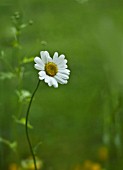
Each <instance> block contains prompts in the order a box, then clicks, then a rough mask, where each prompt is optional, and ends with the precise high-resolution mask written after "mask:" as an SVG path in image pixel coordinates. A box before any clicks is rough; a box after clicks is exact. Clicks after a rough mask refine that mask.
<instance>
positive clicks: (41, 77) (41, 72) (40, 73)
mask: <svg viewBox="0 0 123 170" xmlns="http://www.w3.org/2000/svg"><path fill="white" fill-rule="evenodd" d="M38 74H39V79H40V80H43V79H45V76H46V73H45V71H40V72H39V73H38Z"/></svg>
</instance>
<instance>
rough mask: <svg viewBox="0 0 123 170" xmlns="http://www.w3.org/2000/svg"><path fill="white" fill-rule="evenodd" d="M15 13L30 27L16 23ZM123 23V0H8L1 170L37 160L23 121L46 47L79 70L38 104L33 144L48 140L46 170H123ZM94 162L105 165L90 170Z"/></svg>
mask: <svg viewBox="0 0 123 170" xmlns="http://www.w3.org/2000/svg"><path fill="white" fill-rule="evenodd" d="M18 12H19V14H18ZM14 13H16V14H15V15H18V16H19V18H18V17H17V18H16V19H17V23H18V25H19V24H20V25H21V26H22V27H25V28H22V30H19V29H20V28H18V25H14V24H13V23H12V17H11V16H12V15H14ZM15 15H14V16H15ZM122 18H123V1H121V0H20V1H19V0H17V1H15V0H1V1H0V23H1V24H0V53H1V56H0V139H1V140H0V141H1V143H0V169H1V170H3V169H5V170H7V169H9V170H16V169H12V168H11V169H10V168H8V167H9V166H10V165H11V164H12V163H15V164H17V165H18V166H20V165H21V160H23V159H26V158H28V157H29V156H31V155H30V151H29V147H28V144H27V140H26V136H25V128H24V126H23V125H22V124H21V123H20V122H19V123H18V121H17V120H21V118H23V117H25V114H26V110H27V106H28V100H27V98H28V97H29V94H27V96H25V93H26V92H27V91H28V92H30V93H32V92H33V90H34V89H35V86H36V84H37V81H38V72H37V71H36V70H35V69H34V67H33V65H34V63H33V62H30V61H32V59H33V58H34V57H35V56H39V53H40V51H41V50H47V51H49V53H50V54H51V56H52V55H53V53H54V52H55V51H58V52H59V54H62V53H63V54H65V56H66V58H67V60H68V65H69V69H70V70H71V75H70V80H69V83H68V84H67V85H59V88H58V89H54V88H53V87H51V88H50V87H48V86H47V84H45V83H44V82H43V81H42V82H41V84H40V87H39V89H38V92H37V93H36V96H35V99H34V101H33V104H32V107H31V111H30V118H29V119H30V123H31V125H32V126H33V129H30V131H29V132H30V136H31V141H32V143H33V146H37V145H38V144H39V143H41V144H40V145H39V146H38V149H37V152H36V153H37V156H38V157H39V158H40V159H41V160H42V161H43V168H42V169H45V170H57V169H59V170H67V169H72V170H103V169H105V170H121V169H122V168H123V165H122V163H123V146H122V145H123V135H122V131H123V125H122V121H123V19H122ZM19 22H20V23H19ZM27 23H29V24H27ZM26 24H27V25H28V26H26ZM20 25H19V26H20ZM17 28H18V30H17ZM17 31H18V32H17ZM16 36H17V37H16ZM28 59H30V60H28ZM25 60H27V62H26V61H25ZM22 90H26V92H25V91H24V98H23V95H22ZM19 92H20V93H21V94H20V93H19ZM28 92H27V93H28ZM20 97H22V100H21V99H20ZM25 98H26V99H25ZM25 100H27V101H25ZM13 117H14V118H13ZM16 118H17V120H16V121H15V119H16ZM5 140H6V142H5ZM14 141H15V142H16V143H14V144H15V145H14V146H13V145H12V144H13V143H12V142H14ZM16 144H17V146H16ZM102 148H103V149H102ZM86 160H90V161H92V162H94V163H97V164H99V166H100V167H98V166H97V167H96V168H97V169H94V168H92V167H91V169H86V167H85V164H84V162H85V161H86Z"/></svg>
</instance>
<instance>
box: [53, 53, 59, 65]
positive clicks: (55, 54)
mask: <svg viewBox="0 0 123 170" xmlns="http://www.w3.org/2000/svg"><path fill="white" fill-rule="evenodd" d="M57 60H58V53H57V52H55V53H54V55H53V62H54V63H56V62H57Z"/></svg>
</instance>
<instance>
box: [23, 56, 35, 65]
mask: <svg viewBox="0 0 123 170" xmlns="http://www.w3.org/2000/svg"><path fill="white" fill-rule="evenodd" d="M33 61H34V57H30V58H27V57H25V58H24V59H23V60H22V62H21V63H22V64H27V63H30V62H33Z"/></svg>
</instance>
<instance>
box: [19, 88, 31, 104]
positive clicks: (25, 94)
mask: <svg viewBox="0 0 123 170" xmlns="http://www.w3.org/2000/svg"><path fill="white" fill-rule="evenodd" d="M16 94H17V96H18V98H19V102H23V101H26V102H27V101H29V99H30V97H31V93H30V92H29V91H27V90H20V91H19V90H16Z"/></svg>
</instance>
